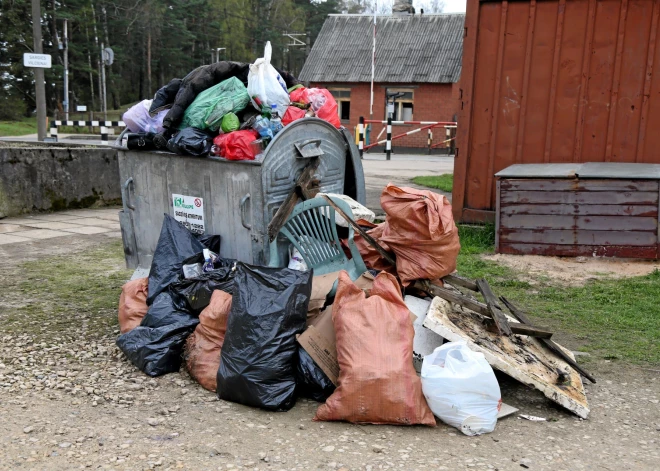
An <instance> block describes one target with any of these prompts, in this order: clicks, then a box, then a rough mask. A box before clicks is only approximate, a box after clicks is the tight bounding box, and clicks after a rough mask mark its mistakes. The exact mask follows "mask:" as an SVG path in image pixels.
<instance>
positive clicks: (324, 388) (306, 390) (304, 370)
mask: <svg viewBox="0 0 660 471" xmlns="http://www.w3.org/2000/svg"><path fill="white" fill-rule="evenodd" d="M296 380H297V382H298V389H297V394H298V395H299V396H303V397H308V398H310V399H314V400H315V401H318V402H325V400H326V399H327V398H329V397H330V395H331V394H332V393H333V392H334V391H335V385H334V384H332V381H330V378H328V377H327V376H326V374H325V373H324V372H323V370H322V369H321V368H319V367H318V365H317V364H316V363H315V362H314V360H312V357H310V356H309V353H307V352H306V351H305V349H303V348H302V347H301V346H298V362H297V363H296Z"/></svg>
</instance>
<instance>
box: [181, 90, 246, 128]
mask: <svg viewBox="0 0 660 471" xmlns="http://www.w3.org/2000/svg"><path fill="white" fill-rule="evenodd" d="M248 103H250V95H248V92H247V88H245V85H243V82H241V81H240V80H239V79H237V78H236V77H231V78H228V79H227V80H225V81H223V82H220V83H219V84H217V85H214V86H212V87H211V88H207V89H206V90H204V91H203V92H202V93H200V94H199V95H197V97H196V98H195V101H193V102H192V103H191V104H190V106H189V107H188V108H186V111H185V113H184V114H183V120H182V121H181V124H180V125H179V129H184V128H189V127H193V128H197V129H202V130H203V129H210V130H211V131H217V130H218V128H219V127H220V123H221V121H222V118H223V116H224V115H226V114H227V113H237V112H239V111H241V110H243V109H244V108H245V107H246V106H247V104H248Z"/></svg>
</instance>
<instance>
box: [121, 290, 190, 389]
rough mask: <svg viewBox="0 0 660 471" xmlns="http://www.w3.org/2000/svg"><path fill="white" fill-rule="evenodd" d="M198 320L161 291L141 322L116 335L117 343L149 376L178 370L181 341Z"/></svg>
mask: <svg viewBox="0 0 660 471" xmlns="http://www.w3.org/2000/svg"><path fill="white" fill-rule="evenodd" d="M198 323H199V319H197V317H195V316H193V315H191V314H190V313H188V312H185V311H178V310H176V309H175V308H174V305H173V303H172V298H171V297H170V295H169V293H167V292H165V293H161V294H160V295H159V296H158V297H157V298H156V300H155V301H154V303H153V304H152V305H151V306H150V307H149V311H148V312H147V315H146V316H144V318H143V319H142V323H141V324H140V325H139V326H138V327H136V328H134V329H133V330H131V331H130V332H127V333H125V334H122V335H120V336H119V337H118V338H117V346H118V347H119V349H120V350H121V351H122V352H124V354H125V355H126V357H127V358H128V359H129V360H130V361H131V363H133V364H134V365H135V366H136V367H137V368H139V369H140V371H142V372H143V373H145V374H147V375H149V376H161V375H164V374H167V373H173V372H175V371H179V368H180V367H181V361H182V358H181V353H182V351H183V346H184V343H185V341H186V338H188V336H189V335H190V333H191V332H192V331H193V330H194V329H195V326H196V325H197V324H198Z"/></svg>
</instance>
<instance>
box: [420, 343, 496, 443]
mask: <svg viewBox="0 0 660 471" xmlns="http://www.w3.org/2000/svg"><path fill="white" fill-rule="evenodd" d="M422 391H424V397H426V402H427V403H428V405H429V407H430V408H431V411H433V413H434V414H435V415H436V416H437V417H439V418H440V419H441V420H442V421H443V422H445V423H447V424H449V425H451V426H453V427H456V428H457V429H459V430H460V431H461V432H463V433H464V434H465V435H480V434H482V433H489V432H492V431H493V430H495V425H496V424H497V413H498V411H499V409H500V407H501V406H502V395H501V393H500V385H499V384H498V383H497V378H495V373H493V369H492V368H491V366H490V365H489V364H488V362H487V361H486V359H485V358H484V355H483V353H478V352H473V351H472V350H470V349H469V348H468V346H467V344H466V343H465V342H450V343H446V344H444V345H443V346H441V347H438V348H436V349H435V350H434V351H433V353H431V354H430V355H427V356H426V357H424V362H423V363H422Z"/></svg>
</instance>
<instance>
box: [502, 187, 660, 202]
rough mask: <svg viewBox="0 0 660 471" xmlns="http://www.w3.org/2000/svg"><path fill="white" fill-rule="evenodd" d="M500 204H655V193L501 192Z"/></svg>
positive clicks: (656, 200) (656, 198) (656, 194)
mask: <svg viewBox="0 0 660 471" xmlns="http://www.w3.org/2000/svg"><path fill="white" fill-rule="evenodd" d="M501 202H502V204H506V203H525V204H534V203H543V204H657V203H658V192H657V191H611V192H601V191H591V192H589V191H504V190H503V191H502V193H501Z"/></svg>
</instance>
